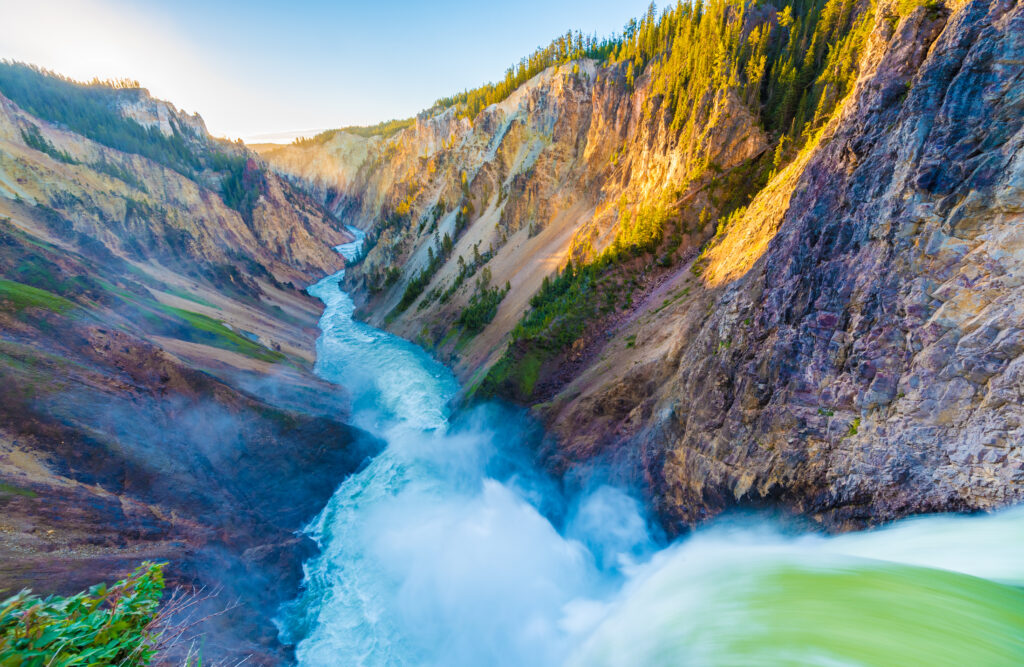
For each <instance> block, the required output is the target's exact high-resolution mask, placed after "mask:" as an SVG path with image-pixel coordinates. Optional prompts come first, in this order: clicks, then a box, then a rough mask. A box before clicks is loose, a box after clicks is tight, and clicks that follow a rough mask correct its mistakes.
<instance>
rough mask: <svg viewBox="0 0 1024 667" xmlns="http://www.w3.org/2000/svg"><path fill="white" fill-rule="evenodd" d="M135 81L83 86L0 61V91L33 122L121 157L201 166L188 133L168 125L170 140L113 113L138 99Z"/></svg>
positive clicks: (188, 168)
mask: <svg viewBox="0 0 1024 667" xmlns="http://www.w3.org/2000/svg"><path fill="white" fill-rule="evenodd" d="M133 83H134V82H117V84H116V85H117V86H118V87H114V86H112V85H111V84H110V82H100V81H94V82H92V83H89V84H82V83H78V82H76V81H72V80H71V79H68V78H66V77H62V76H59V75H57V74H53V73H51V72H47V71H45V70H42V69H39V68H36V67H32V66H29V65H23V64H21V63H12V62H8V61H3V62H0V92H2V93H3V94H4V95H5V96H6V97H8V98H9V99H11V100H12V101H13V102H14V103H15V104H17V105H18V106H20V107H21V108H22V109H24V110H25V111H28V112H29V113H31V114H32V115H34V116H36V117H37V118H42V119H43V120H46V121H49V122H51V123H58V124H60V125H63V126H64V127H66V128H68V129H69V130H71V131H73V132H77V133H78V134H81V135H82V136H85V137H88V138H89V139H92V140H93V141H95V142H97V143H100V144H103V145H104V146H109V147H111V148H115V149H117V150H119V151H124V152H126V153H136V154H138V155H142V156H144V157H147V158H149V159H150V160H153V161H154V162H157V163H159V164H163V165H165V166H167V167H170V168H171V169H174V170H175V171H178V172H181V173H183V174H191V173H193V172H194V171H195V170H196V169H198V168H199V167H200V163H199V160H198V158H197V157H196V155H195V153H194V152H193V151H192V149H191V148H190V147H189V145H188V141H187V139H188V138H189V135H191V132H190V131H189V130H188V129H187V128H181V127H178V126H177V125H176V124H174V123H172V129H173V131H172V133H171V135H170V136H167V135H164V134H163V133H162V132H161V131H160V130H159V128H156V127H149V128H147V127H143V126H142V125H140V124H139V123H137V122H135V121H134V120H131V119H128V118H125V117H123V116H122V115H121V114H120V113H118V111H117V102H118V100H119V99H123V98H124V97H125V96H129V95H141V94H142V91H141V89H138V88H137V84H135V89H134V90H133V89H132V88H131V87H130V86H132V84H133Z"/></svg>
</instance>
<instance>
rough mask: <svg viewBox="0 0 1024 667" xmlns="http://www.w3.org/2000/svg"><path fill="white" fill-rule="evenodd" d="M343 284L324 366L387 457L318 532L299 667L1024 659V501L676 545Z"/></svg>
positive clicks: (293, 625)
mask: <svg viewBox="0 0 1024 667" xmlns="http://www.w3.org/2000/svg"><path fill="white" fill-rule="evenodd" d="M361 243H362V236H361V235H359V236H358V240H357V241H356V244H361ZM352 245H353V246H354V245H355V244H352ZM358 251H359V248H358V247H357V248H355V249H354V250H353V248H352V247H348V248H346V247H342V248H339V252H353V253H358ZM346 256H347V255H346ZM353 256H355V255H353ZM341 277H342V274H341V273H339V274H337V275H334V276H330V277H328V278H325V279H324V280H322V281H320V282H319V283H317V284H316V285H314V286H312V287H311V288H310V289H309V292H310V293H311V294H313V295H314V296H316V297H318V298H320V299H321V300H322V301H323V302H324V305H325V311H324V314H323V316H322V318H321V321H320V328H321V331H322V333H321V336H320V338H319V339H318V341H317V363H316V372H317V373H318V374H319V375H320V376H321V377H323V378H324V379H326V380H328V381H330V382H333V383H336V384H338V385H342V386H343V387H345V389H346V390H347V391H348V393H349V394H350V395H351V398H352V415H353V421H354V423H355V425H356V426H359V427H360V428H363V429H365V430H367V431H369V432H370V433H372V434H374V435H376V436H378V437H379V438H381V439H382V440H384V441H385V442H386V444H387V446H386V448H385V449H384V451H383V452H382V453H380V454H379V455H378V456H376V457H375V458H374V459H373V460H372V461H370V462H369V463H368V464H367V465H366V466H365V468H364V469H363V470H361V471H360V472H358V473H356V474H354V475H352V476H350V477H348V478H347V479H346V480H344V481H343V482H342V483H341V486H340V487H339V488H338V490H337V492H336V493H335V494H334V496H333V497H332V498H331V500H330V501H329V503H328V504H327V506H326V507H325V508H324V510H323V511H322V513H321V514H320V515H319V516H318V517H317V518H316V519H315V520H314V521H313V522H312V523H311V524H310V525H309V527H308V528H307V529H306V532H307V533H308V534H309V535H310V536H311V537H312V538H313V539H314V540H315V541H316V542H317V544H318V545H319V547H320V553H319V555H317V556H316V557H314V558H312V559H311V560H309V561H308V562H307V563H306V564H305V566H304V567H305V579H304V583H303V591H302V592H301V595H300V596H299V598H298V599H296V600H295V601H293V602H291V603H289V604H287V605H285V606H284V607H283V608H282V610H281V613H280V615H279V618H278V619H277V622H278V627H279V628H280V630H281V636H282V639H283V640H284V641H286V642H289V643H293V644H294V645H295V646H296V655H297V659H298V662H299V664H301V665H316V666H320V665H365V666H374V665H453V666H461V665H474V666H475V665H517V666H518V665H524V666H526V665H529V666H534V665H538V666H544V665H581V666H582V665H588V666H589V665H609V666H611V665H616V666H618V665H622V666H627V665H628V666H633V665H754V664H757V665H790V664H791V665H807V664H814V665H893V664H896V665H900V664H929V665H968V664H970V665H1019V664H1024V588H1022V586H1024V508H1014V509H1010V510H1005V511H1002V512H999V513H995V514H988V515H975V516H952V515H944V516H930V517H922V518H913V519H908V520H904V521H901V522H897V523H895V524H893V525H891V526H888V527H885V528H882V529H877V530H872V531H867V532H862V533H851V534H846V535H840V536H824V535H819V534H806V533H805V534H797V533H794V532H793V531H792V530H791V529H787V528H784V527H783V526H780V525H777V524H775V523H773V522H772V521H771V520H769V519H766V518H763V517H755V516H734V517H731V518H726V519H722V520H719V521H717V522H714V523H712V524H711V525H710V526H708V527H706V528H701V529H699V530H697V531H695V532H694V533H692V534H690V535H688V536H687V537H685V538H683V539H681V540H678V541H676V542H674V543H671V544H664V543H663V540H661V539H660V538H659V537H658V533H657V531H656V530H652V522H651V521H650V520H649V517H648V516H646V514H645V512H644V509H643V507H642V506H641V504H640V503H638V502H637V501H636V500H635V499H633V498H632V497H630V496H629V495H628V494H627V493H625V492H624V491H622V490H620V489H617V488H613V487H609V486H595V487H592V488H588V489H586V490H584V491H583V492H580V493H578V494H576V495H575V496H574V497H566V496H565V495H564V493H563V492H562V491H561V489H560V486H559V485H558V484H557V483H556V482H555V481H554V480H552V479H550V478H549V477H547V476H546V475H545V474H543V473H542V472H540V471H537V470H536V469H535V468H534V467H533V466H532V465H531V463H530V461H531V458H530V455H529V451H530V443H532V442H535V441H536V437H537V432H536V426H535V425H534V424H532V423H531V422H530V421H529V420H528V419H527V418H526V417H525V416H524V415H523V414H521V413H519V412H517V411H515V410H512V409H509V408H503V407H499V406H483V407H480V408H476V409H474V410H472V411H469V412H466V413H460V414H455V415H453V413H452V411H451V408H450V402H451V400H452V399H453V397H455V395H456V393H457V392H458V389H459V386H458V383H457V382H456V380H455V378H454V377H453V375H452V374H451V373H450V371H449V370H448V369H447V368H445V367H444V366H443V365H441V364H439V363H438V362H436V361H435V360H433V359H432V358H431V357H430V356H429V355H428V354H426V353H425V352H424V351H423V350H421V349H420V348H418V347H417V346H415V345H413V344H411V343H409V342H407V341H405V340H402V339H400V338H397V337H395V336H392V335H390V334H388V333H385V332H383V331H380V330H378V329H375V328H373V327H370V326H368V325H366V324H363V323H360V322H357V321H355V320H354V319H353V311H354V304H353V302H352V299H351V298H350V297H349V296H348V295H347V294H346V293H345V292H343V291H342V289H341V287H340V279H341Z"/></svg>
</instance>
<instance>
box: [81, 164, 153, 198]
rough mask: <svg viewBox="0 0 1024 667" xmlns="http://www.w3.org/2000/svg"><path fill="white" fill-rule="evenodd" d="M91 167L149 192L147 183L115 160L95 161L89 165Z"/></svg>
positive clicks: (137, 188)
mask: <svg viewBox="0 0 1024 667" xmlns="http://www.w3.org/2000/svg"><path fill="white" fill-rule="evenodd" d="M89 167H90V168H91V169H95V170H96V171H98V172H101V173H104V174H106V175H107V176H111V177H113V178H116V179H118V180H119V181H121V182H122V183H125V184H126V185H129V186H131V187H133V188H135V189H136V190H141V191H142V192H149V189H148V188H146V184H145V183H143V182H142V181H141V180H139V178H138V177H137V176H136V175H135V174H133V173H132V172H130V171H128V170H127V169H125V168H124V167H122V166H121V165H119V164H116V163H114V162H108V161H107V160H103V159H101V160H100V161H99V162H93V163H92V164H90V165H89Z"/></svg>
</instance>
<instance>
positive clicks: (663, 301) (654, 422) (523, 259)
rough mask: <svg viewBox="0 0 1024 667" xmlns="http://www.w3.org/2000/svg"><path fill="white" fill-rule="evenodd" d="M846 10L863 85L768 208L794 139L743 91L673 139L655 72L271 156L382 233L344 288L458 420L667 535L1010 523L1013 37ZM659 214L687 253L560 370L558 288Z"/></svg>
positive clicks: (726, 94) (1015, 18)
mask: <svg viewBox="0 0 1024 667" xmlns="http://www.w3.org/2000/svg"><path fill="white" fill-rule="evenodd" d="M856 11H859V12H861V14H860V16H861V17H863V20H864V21H865V22H866V25H867V27H868V30H867V31H866V37H865V39H864V41H863V45H862V47H861V48H860V51H859V52H858V53H857V75H856V81H855V84H854V86H853V87H852V89H851V90H850V92H849V93H848V94H847V95H846V96H845V97H844V98H843V99H842V101H841V102H839V103H837V104H836V105H835V108H834V110H833V111H832V112H831V113H830V115H829V116H828V118H827V119H825V120H824V121H823V122H822V124H821V127H820V130H818V131H817V133H816V134H815V135H814V136H813V137H811V138H809V140H808V141H807V143H806V144H805V146H804V147H803V148H802V149H801V150H800V151H799V152H793V153H790V154H788V157H787V158H786V159H784V160H783V161H782V163H781V164H778V165H776V166H775V168H774V169H772V171H771V172H770V173H769V174H767V176H768V177H767V178H764V180H763V185H761V186H760V187H754V188H751V187H749V185H750V183H752V182H756V181H757V180H758V174H759V173H760V174H765V172H766V171H768V169H769V168H770V167H771V166H772V165H771V159H770V158H771V156H772V155H773V154H776V155H778V154H785V153H784V150H782V149H780V147H779V143H780V141H784V139H780V138H779V136H778V135H775V136H772V135H770V134H768V133H766V132H765V131H764V130H762V129H761V125H760V123H759V122H758V121H757V119H756V117H755V115H754V114H753V112H752V111H751V110H750V108H749V107H748V105H747V104H745V103H744V101H743V100H742V99H740V96H741V94H742V90H740V88H737V87H730V86H725V87H724V89H717V90H716V89H715V88H714V87H713V86H709V88H708V89H707V90H706V91H705V94H704V95H703V96H701V97H700V98H698V100H697V102H696V103H695V104H694V105H693V107H692V108H689V109H684V110H681V111H678V112H676V115H677V116H678V115H679V114H685V117H684V118H683V120H682V121H680V120H679V118H676V117H674V116H673V115H672V114H671V113H670V112H669V111H668V110H667V104H666V99H665V97H664V95H662V94H657V95H655V94H653V93H652V90H653V89H654V87H655V84H656V82H655V81H654V76H655V75H654V74H652V73H651V70H652V68H651V67H648V69H647V70H645V72H644V74H642V75H641V76H639V77H638V78H637V79H636V81H635V84H634V85H632V86H631V85H630V82H629V81H627V75H628V74H629V73H630V72H631V69H630V67H629V66H628V65H627V66H623V65H617V64H607V65H601V64H600V63H597V62H595V61H588V60H583V61H578V62H573V63H568V64H564V65H560V66H554V67H551V68H549V69H547V70H546V71H544V72H543V73H542V74H540V75H538V76H536V77H534V78H532V79H531V80H530V81H529V82H528V83H526V84H525V85H522V86H520V87H519V88H517V89H516V90H515V91H514V92H512V93H511V94H510V95H509V96H508V97H507V99H504V100H503V101H501V102H499V103H497V104H494V105H491V106H489V107H487V108H485V109H483V110H482V111H481V112H480V114H479V115H478V116H477V117H476V118H473V119H468V118H465V117H460V115H459V114H458V109H457V108H447V109H440V110H438V109H434V110H431V111H429V112H425V113H424V114H421V115H420V116H419V117H417V118H416V119H415V123H414V124H412V125H411V126H410V127H408V128H404V129H399V130H398V131H397V132H394V133H393V134H391V135H389V136H369V137H365V136H359V135H356V134H351V133H346V132H344V131H338V132H334V133H325V134H324V135H321V136H320V137H318V138H315V139H313V140H306V141H300V142H296V143H295V144H293V145H289V146H257V147H256V148H257V150H259V152H260V153H261V154H262V155H263V156H264V157H265V159H266V160H267V161H268V162H269V163H270V164H271V165H272V166H273V167H274V168H275V169H276V170H277V171H278V172H279V173H280V174H281V175H283V176H285V177H286V178H288V179H289V180H290V181H291V182H293V183H295V184H297V185H299V186H300V187H302V188H304V189H305V190H307V191H308V192H310V194H311V195H312V196H314V197H316V198H317V199H318V201H320V202H322V203H323V204H324V205H325V206H327V207H328V208H329V209H331V210H332V211H333V212H334V213H335V214H336V215H337V216H339V218H341V219H343V220H345V221H346V222H347V223H349V224H352V225H355V226H356V227H359V228H361V229H364V230H366V231H367V233H368V235H369V241H368V243H369V250H368V252H366V254H365V257H364V258H362V259H361V261H360V262H359V263H358V264H357V265H356V266H354V267H353V268H352V269H351V270H349V271H348V272H347V274H346V278H345V284H346V288H347V289H349V290H350V291H351V292H352V293H353V295H354V298H355V299H356V302H357V305H358V306H359V310H358V311H357V312H358V313H359V314H360V316H362V317H364V318H365V319H366V321H367V322H369V323H371V324H374V325H376V326H382V327H384V328H386V329H387V330H389V331H392V332H394V333H397V334H399V335H401V336H403V337H405V338H407V339H409V340H413V341H415V342H417V343H419V344H421V345H423V346H425V347H426V348H427V349H429V350H431V351H432V353H433V354H434V355H435V356H436V357H437V358H439V359H441V360H443V361H445V362H446V363H449V364H451V365H452V367H453V369H454V370H455V372H456V375H457V377H458V378H459V379H460V381H462V382H463V383H464V384H465V385H466V389H465V391H464V399H466V400H469V401H472V400H475V399H477V398H480V397H481V396H499V397H503V398H506V399H510V400H513V401H516V402H519V403H522V404H525V405H528V406H532V410H533V412H534V413H535V414H536V415H537V416H538V417H539V418H541V419H542V420H543V422H544V423H545V424H546V425H547V426H548V428H549V429H550V430H551V432H552V434H553V435H552V438H550V440H549V442H548V443H547V445H546V447H545V448H544V451H543V452H542V454H541V455H542V457H543V458H544V460H545V461H546V465H547V466H548V467H549V468H550V469H552V470H554V471H556V472H558V473H559V474H563V475H568V477H569V478H570V479H572V478H585V477H587V476H588V475H591V474H600V475H608V476H610V477H611V478H612V479H615V480H616V481H617V482H619V483H622V484H626V485H627V486H631V487H633V488H636V489H639V490H640V492H641V493H642V494H643V495H644V497H646V498H647V499H648V500H649V501H650V502H651V503H652V504H653V505H654V506H655V507H656V508H657V510H658V514H659V515H660V516H661V518H662V520H663V521H664V522H665V524H666V526H667V527H668V529H669V530H670V532H673V533H675V532H680V531H683V530H685V529H687V528H688V527H692V526H694V525H696V524H698V523H700V522H702V521H704V520H706V519H708V518H710V517H713V516H715V515H717V514H719V513H721V512H722V511H725V510H727V509H729V508H732V507H737V506H765V505H769V504H770V505H772V506H778V507H784V508H786V509H787V510H788V511H790V512H793V513H797V514H800V515H803V516H808V517H811V518H812V519H813V520H814V521H816V522H819V523H821V524H823V525H824V526H826V527H828V528H833V529H845V528H855V527H864V526H866V525H871V524H875V523H879V522H884V521H887V520H891V519H893V518H897V517H900V516H904V515H906V514H911V513H919V512H931V511H948V510H958V511H962V510H977V509H988V508H994V507H999V506H1003V505H1006V504H1010V503H1012V502H1015V501H1018V500H1020V499H1021V494H1022V492H1024V486H1022V481H1024V459H1022V451H1021V447H1020V442H1021V440H1020V438H1021V431H1020V428H1021V413H1020V405H1021V398H1022V397H1021V393H1020V391H1021V390H1020V382H1019V367H1020V364H1021V353H1022V351H1024V348H1021V346H1020V332H1021V330H1022V322H1021V318H1020V313H1019V308H1018V307H1017V306H1016V305H1015V304H1017V303H1018V302H1019V282H1020V281H1019V278H1018V277H1017V276H1019V275H1020V273H1021V271H1022V265H1021V264H1020V262H1019V257H1017V255H1018V254H1019V252H1018V247H1019V240H1018V239H1017V231H1016V229H1017V228H1018V227H1019V223H1020V220H1021V215H1022V209H1021V202H1022V190H1021V178H1022V174H1024V171H1022V168H1024V167H1022V165H1024V163H1022V162H1021V153H1020V146H1021V141H1022V140H1024V129H1022V123H1021V119H1022V116H1024V115H1022V106H1021V105H1022V95H1024V81H1022V67H1021V62H1022V60H1021V56H1022V48H1024V45H1022V42H1021V35H1022V34H1024V30H1022V28H1024V23H1022V21H1024V12H1022V8H1021V7H1020V5H1019V3H1011V2H966V3H949V4H947V5H935V4H933V5H928V6H924V5H922V6H916V7H915V6H910V7H909V8H908V7H907V6H906V3H903V4H899V3H885V2H882V3H879V4H878V5H877V7H876V6H874V5H872V6H871V7H868V6H866V5H863V4H861V5H858V6H857V10H856ZM774 17H775V15H774V14H772V13H771V12H768V11H762V12H760V13H757V12H755V11H754V10H753V9H751V10H749V11H748V12H747V13H746V14H745V15H742V17H741V18H740V19H738V20H740V21H741V22H743V24H742V31H743V34H751V33H752V31H753V30H754V28H755V27H757V26H758V25H767V24H772V25H776V24H775V23H774V21H776V19H775V18H774ZM852 22H853V23H855V21H852ZM680 125H682V126H683V127H684V128H686V130H691V128H692V131H685V130H684V131H683V132H680V131H679V130H677V129H675V128H678V127H679V126H680ZM783 148H784V147H783ZM776 161H777V160H776ZM737 204H740V205H737ZM659 207H661V208H666V209H668V210H669V211H670V213H669V214H668V217H669V218H670V219H671V220H672V223H671V224H672V227H671V228H669V229H674V230H675V231H674V233H673V234H672V236H673V237H674V238H673V239H672V240H671V241H669V240H668V238H667V237H668V236H669V233H670V232H668V231H666V232H665V237H666V238H665V239H664V240H663V241H662V243H661V245H660V246H659V247H658V248H657V250H656V251H655V252H654V253H653V254H652V255H651V256H650V257H649V258H646V259H645V258H635V259H630V260H629V261H628V262H626V265H625V268H623V269H621V270H619V272H618V273H617V274H615V273H612V274H611V278H610V279H609V283H608V286H606V287H604V288H603V289H604V291H605V292H608V291H610V292H620V293H626V292H628V294H629V296H628V298H626V299H624V300H622V301H621V302H619V303H617V304H614V305H613V307H612V308H611V309H610V310H611V311H613V312H608V310H609V309H605V310H602V311H601V312H600V313H599V314H597V315H592V316H591V317H590V319H589V321H588V322H587V324H586V325H585V326H584V327H582V328H581V330H580V331H579V332H578V335H576V336H575V337H574V340H572V341H571V343H570V344H569V345H566V346H565V347H564V348H562V349H557V350H556V351H555V352H553V353H552V352H550V351H548V350H543V349H541V350H540V352H538V349H537V348H536V347H530V346H528V345H526V344H525V343H524V342H523V341H522V340H521V339H519V338H517V337H516V335H515V333H516V331H515V330H516V327H517V326H520V323H521V322H526V319H525V317H524V315H528V313H529V311H530V309H531V299H532V298H534V296H535V295H536V294H537V293H538V290H539V289H541V287H542V283H543V281H544V280H545V279H546V278H552V279H553V278H555V277H557V275H558V273H559V271H564V268H565V267H566V265H567V264H570V263H573V262H575V265H576V267H577V268H579V267H581V266H585V265H586V263H587V262H593V261H594V260H595V258H599V257H600V255H601V253H602V252H603V251H606V250H607V249H608V248H610V247H612V246H613V244H614V243H615V241H616V238H617V236H619V237H621V234H622V232H623V229H627V231H628V227H629V225H630V224H631V221H634V220H638V219H642V218H643V216H644V215H650V214H649V211H652V210H657V209H658V208H659ZM442 237H446V239H447V240H445V241H442V240H441V238H442ZM447 246H450V249H444V248H446V247H447ZM474 255H476V257H477V259H475V260H474V259H472V258H473V257H474ZM481 255H482V257H481ZM659 255H660V257H659ZM435 256H436V257H438V258H439V259H440V258H442V257H443V261H440V262H439V261H438V260H435ZM652 259H654V260H661V261H652ZM481 260H482V261H481ZM432 263H433V265H437V264H440V266H439V267H438V268H436V269H435V270H433V272H429V271H428V269H429V268H431V266H432ZM466 265H469V266H471V267H472V269H473V270H474V271H475V270H477V268H478V266H479V267H486V269H487V272H486V276H487V281H488V282H487V284H489V285H495V286H498V288H500V287H501V286H503V285H504V286H506V287H505V289H506V290H507V293H502V294H501V295H500V297H499V298H500V299H501V300H500V303H499V305H498V307H497V310H496V313H495V314H494V316H493V319H492V320H490V322H489V323H487V324H486V326H485V327H484V328H483V329H482V330H481V331H479V332H478V333H474V332H467V331H466V329H465V327H460V326H459V324H458V321H459V317H460V312H461V311H462V310H464V309H466V308H467V307H468V306H469V305H471V304H472V303H473V299H478V298H480V294H481V289H486V288H487V285H482V280H481V276H479V275H477V277H476V279H475V283H474V280H472V279H463V278H462V276H463V275H464V274H465V273H467V272H466V271H465V270H464V268H463V267H465V266H466ZM480 270H481V271H482V268H481V269H480ZM389 272H390V273H389ZM428 273H429V279H428V280H427V281H426V284H425V285H424V286H423V287H422V288H420V290H419V292H418V293H417V294H416V295H415V298H414V299H412V300H411V301H410V300H409V299H408V298H407V295H410V294H411V293H413V292H416V290H415V289H410V284H413V283H414V282H415V281H416V280H417V279H419V278H420V277H421V276H424V275H427V274H428ZM471 275H472V274H471ZM414 287H415V285H414ZM491 289H495V288H491ZM500 291H501V290H500V289H499V292H500ZM439 295H440V297H439ZM601 296H602V297H603V296H607V295H606V294H604V293H601ZM403 297H405V298H404V299H403ZM446 297H447V298H446ZM608 298H609V301H610V302H611V301H612V300H614V298H616V297H615V296H614V295H613V296H610V297H608ZM403 301H406V302H407V303H406V302H403ZM510 369H511V371H510Z"/></svg>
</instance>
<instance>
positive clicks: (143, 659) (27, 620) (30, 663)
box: [0, 563, 164, 667]
mask: <svg viewBox="0 0 1024 667" xmlns="http://www.w3.org/2000/svg"><path fill="white" fill-rule="evenodd" d="M163 567H164V564H163V563H143V564H142V565H141V566H139V568H138V569H136V570H135V572H134V573H133V574H132V575H131V576H130V577H128V578H127V579H124V580H122V581H119V582H117V583H116V584H114V585H113V586H109V587H108V586H107V585H106V584H99V585H96V586H93V587H92V588H90V589H89V590H88V591H85V592H82V593H79V594H78V595H73V596H71V597H58V596H55V595H51V596H49V597H46V598H40V597H39V596H36V595H32V593H31V591H27V590H25V591H22V592H20V593H18V594H17V595H15V596H14V597H11V598H8V599H7V600H4V601H3V602H0V665H3V666H4V667H7V666H8V665H10V666H14V665H18V666H24V667H37V666H38V667H43V666H45V667H51V666H52V667H57V666H69V665H148V664H149V662H150V661H151V660H152V658H153V655H154V654H155V652H156V649H155V645H156V642H157V640H158V639H159V633H158V632H157V631H156V630H155V629H154V619H155V617H156V614H157V608H158V607H159V605H160V600H161V598H162V597H163V593H164V577H163Z"/></svg>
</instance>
